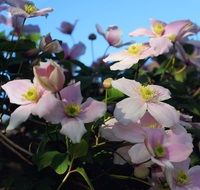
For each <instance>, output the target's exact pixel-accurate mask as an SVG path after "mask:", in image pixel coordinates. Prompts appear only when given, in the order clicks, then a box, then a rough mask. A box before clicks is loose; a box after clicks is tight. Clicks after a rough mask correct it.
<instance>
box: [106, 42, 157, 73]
mask: <svg viewBox="0 0 200 190" xmlns="http://www.w3.org/2000/svg"><path fill="white" fill-rule="evenodd" d="M154 54H155V51H154V50H153V49H152V48H150V45H149V44H138V43H134V44H132V45H130V46H129V47H128V49H127V50H123V51H121V52H118V53H113V54H110V55H109V56H108V57H106V58H105V59H103V61H104V62H110V61H112V62H115V61H119V62H117V63H114V64H113V65H112V66H111V67H110V69H111V70H124V69H129V68H131V67H132V66H133V65H134V64H136V63H138V61H139V60H141V59H146V58H147V57H150V56H152V55H154Z"/></svg>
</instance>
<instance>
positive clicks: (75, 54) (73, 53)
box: [69, 42, 86, 59]
mask: <svg viewBox="0 0 200 190" xmlns="http://www.w3.org/2000/svg"><path fill="white" fill-rule="evenodd" d="M85 51H86V46H85V44H83V43H82V42H79V43H78V44H75V45H73V47H72V49H71V50H70V55H69V56H70V59H77V58H79V57H80V56H81V55H83V54H84V53H85Z"/></svg>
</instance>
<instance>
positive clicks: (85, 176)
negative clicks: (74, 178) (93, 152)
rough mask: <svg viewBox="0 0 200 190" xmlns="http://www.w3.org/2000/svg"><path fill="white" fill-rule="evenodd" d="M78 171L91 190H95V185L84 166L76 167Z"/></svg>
mask: <svg viewBox="0 0 200 190" xmlns="http://www.w3.org/2000/svg"><path fill="white" fill-rule="evenodd" d="M76 172H78V173H79V174H80V175H81V176H82V177H83V178H84V180H85V181H86V182H87V184H88V186H89V188H90V190H94V187H93V185H92V183H91V182H90V179H89V178H88V176H87V174H86V172H85V170H84V168H76Z"/></svg>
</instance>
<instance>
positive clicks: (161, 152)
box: [154, 144, 166, 158]
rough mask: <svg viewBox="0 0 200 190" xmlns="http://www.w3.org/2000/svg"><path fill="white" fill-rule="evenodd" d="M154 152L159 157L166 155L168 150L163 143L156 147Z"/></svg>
mask: <svg viewBox="0 0 200 190" xmlns="http://www.w3.org/2000/svg"><path fill="white" fill-rule="evenodd" d="M154 153H155V155H156V157H157V158H162V157H164V156H165V155H166V150H165V148H164V147H163V146H162V145H160V144H159V145H157V146H156V148H155V149H154Z"/></svg>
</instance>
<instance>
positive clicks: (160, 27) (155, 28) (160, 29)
mask: <svg viewBox="0 0 200 190" xmlns="http://www.w3.org/2000/svg"><path fill="white" fill-rule="evenodd" d="M153 31H154V32H155V33H156V34H157V35H159V36H161V35H162V34H163V32H164V31H165V27H164V25H163V24H162V23H155V24H154V25H153Z"/></svg>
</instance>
